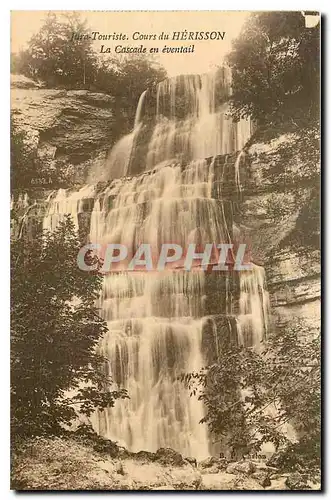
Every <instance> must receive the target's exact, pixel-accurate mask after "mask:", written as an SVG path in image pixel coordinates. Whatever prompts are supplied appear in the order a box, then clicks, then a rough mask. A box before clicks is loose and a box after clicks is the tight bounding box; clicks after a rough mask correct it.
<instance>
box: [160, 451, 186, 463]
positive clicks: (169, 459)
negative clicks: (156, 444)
mask: <svg viewBox="0 0 331 500" xmlns="http://www.w3.org/2000/svg"><path fill="white" fill-rule="evenodd" d="M155 458H156V460H157V461H158V462H159V463H161V464H163V465H176V466H179V467H180V466H182V465H184V464H185V460H184V459H183V457H182V455H181V454H180V453H178V452H177V451H175V450H173V449H171V448H159V449H158V450H157V452H156V453H155Z"/></svg>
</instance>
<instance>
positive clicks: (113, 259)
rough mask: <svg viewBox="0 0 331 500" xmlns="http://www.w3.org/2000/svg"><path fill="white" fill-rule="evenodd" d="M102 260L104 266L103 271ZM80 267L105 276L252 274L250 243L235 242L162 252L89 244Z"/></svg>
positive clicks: (165, 248) (173, 247)
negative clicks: (137, 273)
mask: <svg viewBox="0 0 331 500" xmlns="http://www.w3.org/2000/svg"><path fill="white" fill-rule="evenodd" d="M100 261H101V262H102V267H101V268H100ZM77 264H78V267H79V269H81V270H82V271H93V270H97V269H99V268H100V269H99V271H100V272H101V273H108V272H116V271H164V270H176V269H177V270H185V271H190V270H194V269H195V270H199V269H202V270H204V271H206V272H211V271H229V270H231V271H250V270H251V269H252V264H251V262H250V259H249V254H248V252H247V248H246V243H241V244H239V245H237V246H236V247H235V245H234V244H233V243H220V244H215V243H206V244H205V245H196V244H195V243H191V244H189V245H188V246H187V247H185V248H183V247H182V246H181V245H179V244H175V243H163V244H162V245H161V246H160V250H159V251H158V249H155V248H154V245H151V244H150V243H142V244H140V245H139V246H138V247H137V249H136V251H135V252H132V249H131V248H129V247H128V246H127V245H123V244H118V243H109V244H107V245H101V244H100V243H88V244H86V245H84V246H83V247H82V248H81V249H80V251H79V253H78V255H77Z"/></svg>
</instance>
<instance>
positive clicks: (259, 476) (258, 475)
mask: <svg viewBox="0 0 331 500" xmlns="http://www.w3.org/2000/svg"><path fill="white" fill-rule="evenodd" d="M252 477H253V478H254V479H256V481H257V482H258V483H259V484H260V485H261V486H263V488H265V487H266V486H270V485H271V481H270V475H269V474H268V472H265V471H256V472H253V474H252Z"/></svg>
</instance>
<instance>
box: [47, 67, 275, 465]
mask: <svg viewBox="0 0 331 500" xmlns="http://www.w3.org/2000/svg"><path fill="white" fill-rule="evenodd" d="M229 83H230V75H229V73H228V72H227V71H226V70H223V72H222V74H221V78H218V79H217V78H216V75H202V76H196V75H188V76H180V77H176V78H172V79H168V80H165V81H164V82H161V83H160V84H159V85H158V86H157V90H156V103H155V104H156V109H155V117H154V122H153V125H152V126H153V130H152V132H151V135H150V139H149V142H148V145H147V147H146V149H145V156H144V158H145V160H144V168H142V171H140V174H139V175H137V176H135V177H130V178H128V177H125V176H128V175H131V172H130V168H131V167H130V165H131V160H132V159H135V156H136V155H137V154H138V153H137V152H138V145H139V140H140V135H141V134H143V133H144V131H143V122H144V107H145V106H146V105H147V104H146V99H147V97H148V96H147V94H146V92H145V93H144V94H143V95H142V96H141V99H140V101H139V104H138V108H137V113H136V119H135V127H134V130H133V131H132V132H131V134H129V135H128V136H125V137H124V138H122V139H121V140H120V141H119V142H118V143H117V145H115V146H114V148H113V150H112V152H111V154H110V157H109V160H108V162H107V165H106V170H107V172H108V173H107V175H108V177H109V178H110V179H115V180H113V181H112V182H111V183H110V184H109V185H108V187H106V188H105V189H103V190H102V191H101V192H99V194H98V195H96V194H95V193H96V191H95V189H94V187H93V186H86V187H84V188H82V190H81V191H79V192H76V193H71V194H68V193H66V192H63V191H62V190H60V191H59V193H57V195H56V196H55V197H53V198H52V199H51V200H50V202H49V207H48V211H47V214H46V217H45V220H44V228H49V229H53V228H54V227H55V226H56V224H58V222H59V220H61V217H62V214H63V213H71V214H72V215H73V217H74V220H75V223H76V225H78V223H79V220H78V216H79V211H80V210H81V209H82V204H83V203H84V200H85V202H86V198H88V199H89V198H94V207H93V211H92V214H91V222H90V235H89V239H90V241H91V242H92V243H101V244H108V243H121V244H124V245H126V246H127V248H128V249H129V251H130V253H134V251H135V249H136V248H137V247H138V246H139V245H140V244H141V243H148V244H150V245H151V248H152V253H153V256H154V254H155V255H157V254H158V252H159V250H160V247H161V245H162V243H172V244H174V243H176V244H179V245H181V246H182V247H184V248H185V247H187V245H188V244H189V243H192V242H193V243H197V244H198V243H199V239H201V238H203V240H204V242H211V243H229V242H231V238H232V221H231V218H229V216H228V215H227V214H228V211H227V207H228V206H229V202H228V201H225V200H223V199H216V198H215V195H214V194H213V193H214V191H213V187H214V184H215V159H216V157H217V155H225V154H230V153H234V152H238V151H240V150H241V149H242V148H243V146H244V144H245V143H246V141H247V140H248V138H249V136H250V133H251V129H250V121H249V120H241V121H240V122H238V123H234V122H233V121H232V120H231V119H230V118H229V117H228V116H227V105H226V99H227V98H228V96H229V94H230V87H229ZM220 96H221V99H220ZM239 162H240V158H239V159H238V163H237V164H236V166H234V167H233V170H234V171H233V180H234V186H235V185H237V187H239V186H240V179H239ZM222 175H223V174H222ZM119 177H120V178H119ZM224 183H226V179H223V177H222V185H223V184H224ZM221 191H222V190H221ZM245 273H246V274H245ZM243 274H244V276H243V277H241V279H240V289H241V297H240V301H239V310H238V312H239V315H238V320H237V322H238V325H239V326H240V328H238V330H239V331H240V332H241V337H242V338H243V339H246V343H247V342H248V343H250V344H251V343H253V344H254V343H258V342H260V341H261V340H262V339H263V337H264V335H265V332H266V329H265V324H266V316H267V312H268V311H267V309H268V305H267V295H266V294H265V290H264V279H263V270H261V269H260V268H257V267H254V268H253V270H252V271H247V272H246V271H245V272H244V273H243ZM219 279H220V280H225V281H226V287H225V290H228V288H227V287H228V281H229V276H224V275H223V276H219ZM227 293H228V292H227V291H226V295H227ZM221 302H222V301H221V300H220V303H221ZM99 306H100V311H101V314H102V316H103V317H104V319H105V320H106V321H107V324H108V327H109V333H108V334H107V335H106V336H105V337H104V339H103V340H102V342H101V344H100V351H101V352H102V353H103V354H104V355H105V357H106V358H107V359H108V360H109V363H108V370H109V373H110V374H111V375H112V378H113V380H114V382H115V383H116V384H118V385H120V386H122V387H123V386H124V387H125V388H127V390H128V393H129V397H130V399H128V400H123V401H117V402H116V404H115V407H114V408H111V409H108V410H105V411H102V412H99V411H98V412H96V414H95V415H94V417H93V425H94V427H95V428H96V430H97V431H98V432H99V433H100V434H101V435H103V436H107V437H109V438H111V439H115V440H116V441H118V442H119V443H121V444H123V445H124V446H126V447H128V448H129V449H131V450H133V451H139V450H141V449H145V450H149V451H156V450H157V449H158V448H160V447H171V448H173V449H176V450H178V451H180V452H181V453H183V454H184V455H192V456H195V457H197V458H199V459H200V458H203V457H206V456H208V454H209V444H208V433H207V430H206V428H205V426H203V425H201V424H199V421H200V420H201V418H202V417H203V414H204V409H203V406H202V403H201V402H200V401H199V400H197V399H196V398H191V397H190V396H189V394H188V393H187V390H186V389H185V388H184V386H183V384H182V382H180V381H179V380H178V376H179V375H181V374H182V373H185V372H186V373H187V372H192V371H197V370H199V368H201V367H202V366H203V365H204V364H205V363H206V362H207V360H206V359H205V354H204V352H203V348H202V344H203V338H202V337H203V330H204V325H205V324H206V321H208V320H209V313H208V312H206V311H207V310H208V308H206V275H205V272H204V271H203V270H202V269H201V268H200V267H199V266H196V267H195V268H194V269H192V270H191V271H184V270H183V269H181V268H180V267H179V268H178V267H177V268H176V267H173V268H171V267H168V268H167V269H166V270H165V271H162V272H161V271H158V272H146V271H132V272H130V271H128V270H126V269H125V268H124V266H123V267H122V268H121V267H120V266H119V267H117V268H116V273H115V272H113V273H109V274H107V275H106V276H105V278H104V282H103V289H102V293H101V295H100V299H99ZM230 309H231V308H230V307H229V305H228V300H227V296H226V298H225V307H224V310H222V311H221V313H222V314H224V315H226V314H228V313H229V311H230ZM230 313H233V312H232V311H230ZM215 324H216V323H214V325H215ZM248 324H249V325H250V326H247V325H248ZM214 330H215V328H214ZM252 330H253V331H254V332H253V333H252ZM247 332H248V333H247ZM213 335H214V336H215V335H216V336H217V331H216V330H215V331H214V332H213ZM249 335H250V336H251V338H249V339H248V337H249ZM247 339H248V340H247ZM243 341H244V340H243Z"/></svg>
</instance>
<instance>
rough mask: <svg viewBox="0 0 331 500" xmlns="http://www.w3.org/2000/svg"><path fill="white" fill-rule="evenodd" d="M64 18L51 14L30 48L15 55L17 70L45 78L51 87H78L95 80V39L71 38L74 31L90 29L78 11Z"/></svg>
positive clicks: (27, 74)
mask: <svg viewBox="0 0 331 500" xmlns="http://www.w3.org/2000/svg"><path fill="white" fill-rule="evenodd" d="M62 18H63V20H62V21H61V20H60V19H59V17H58V16H57V15H56V14H55V13H54V12H49V13H48V14H47V16H46V17H45V21H44V24H43V25H42V26H41V28H40V30H39V31H38V33H36V34H35V35H33V36H32V37H31V39H30V41H29V48H28V49H27V50H26V51H22V52H21V53H20V54H19V55H18V56H16V57H15V58H13V60H12V63H14V64H15V67H14V68H12V69H13V70H14V72H16V73H22V74H24V75H26V76H28V77H30V78H34V79H37V80H44V81H45V82H47V84H48V85H49V86H56V85H62V86H65V87H67V86H70V87H73V88H75V87H76V86H77V85H78V86H85V85H88V84H91V83H92V82H93V80H94V67H95V64H96V55H95V54H94V52H93V49H92V42H91V40H71V37H72V33H73V32H82V33H84V32H86V30H87V25H86V22H85V21H82V20H81V19H80V17H79V14H77V13H66V14H62Z"/></svg>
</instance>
